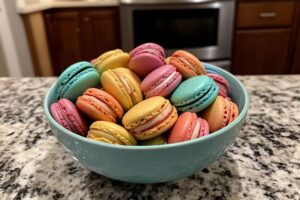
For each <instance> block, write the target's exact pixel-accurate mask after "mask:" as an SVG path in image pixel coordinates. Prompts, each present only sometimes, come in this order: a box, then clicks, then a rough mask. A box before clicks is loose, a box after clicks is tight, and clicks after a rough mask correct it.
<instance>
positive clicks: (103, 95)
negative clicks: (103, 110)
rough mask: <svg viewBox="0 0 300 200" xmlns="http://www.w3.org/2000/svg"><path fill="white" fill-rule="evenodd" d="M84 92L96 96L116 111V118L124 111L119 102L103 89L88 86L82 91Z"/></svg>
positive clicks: (121, 115) (120, 116)
mask: <svg viewBox="0 0 300 200" xmlns="http://www.w3.org/2000/svg"><path fill="white" fill-rule="evenodd" d="M84 94H85V95H90V96H94V97H96V98H97V99H99V100H101V101H102V102H104V103H105V104H106V105H107V106H109V107H110V108H111V109H112V110H113V111H114V112H115V113H116V115H117V117H118V118H120V119H121V118H122V117H123V114H124V111H123V108H122V106H121V104H120V103H119V102H118V101H117V100H116V99H115V98H114V97H113V96H111V95H110V94H109V93H107V92H105V91H104V90H101V89H97V88H89V89H87V90H86V91H85V92H84Z"/></svg>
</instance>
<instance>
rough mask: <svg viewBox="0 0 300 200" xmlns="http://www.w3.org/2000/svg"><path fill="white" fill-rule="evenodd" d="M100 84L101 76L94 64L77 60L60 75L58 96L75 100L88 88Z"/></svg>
mask: <svg viewBox="0 0 300 200" xmlns="http://www.w3.org/2000/svg"><path fill="white" fill-rule="evenodd" d="M99 86H100V76H99V73H98V72H97V70H96V69H95V68H94V67H93V66H92V64H91V63H89V62H86V61H81V62H77V63H75V64H73V65H71V66H69V67H68V68H67V69H66V70H65V71H64V72H63V73H62V74H61V75H60V76H59V77H58V80H57V82H56V84H55V92H56V98H57V100H59V99H61V98H67V99H69V100H71V101H73V102H75V101H76V99H77V97H78V96H80V95H82V93H83V92H84V91H85V90H86V89H87V88H92V87H95V88H99Z"/></svg>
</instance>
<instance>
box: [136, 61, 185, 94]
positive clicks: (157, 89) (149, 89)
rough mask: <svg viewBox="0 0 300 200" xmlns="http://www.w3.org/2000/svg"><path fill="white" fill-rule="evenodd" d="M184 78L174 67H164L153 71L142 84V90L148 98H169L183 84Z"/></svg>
mask: <svg viewBox="0 0 300 200" xmlns="http://www.w3.org/2000/svg"><path fill="white" fill-rule="evenodd" d="M181 80H182V76H181V75H180V74H179V73H178V72H176V68H175V67H174V66H173V65H164V66H162V67H159V68H157V69H156V70H154V71H152V72H151V73H150V74H148V75H147V77H146V78H145V79H144V80H143V82H142V83H141V86H140V87H141V90H142V92H143V94H144V96H145V97H146V98H149V97H152V96H163V97H166V96H168V95H169V94H170V93H171V92H172V91H173V90H174V89H175V88H176V87H177V86H178V84H179V83H180V82H181Z"/></svg>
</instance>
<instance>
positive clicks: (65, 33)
mask: <svg viewBox="0 0 300 200" xmlns="http://www.w3.org/2000/svg"><path fill="white" fill-rule="evenodd" d="M45 22H46V27H47V34H48V42H49V45H50V53H51V58H52V59H51V60H52V64H53V66H54V73H55V74H56V75H57V74H59V73H60V72H62V71H63V70H64V68H65V67H67V66H69V65H70V64H72V63H73V62H76V61H79V60H81V47H80V38H81V37H80V16H79V13H78V12H77V11H63V12H60V11H59V12H55V11H54V12H52V11H50V12H48V13H47V14H46V15H45Z"/></svg>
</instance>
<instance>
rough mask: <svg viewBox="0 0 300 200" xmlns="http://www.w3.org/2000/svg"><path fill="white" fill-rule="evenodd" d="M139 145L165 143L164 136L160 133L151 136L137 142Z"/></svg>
mask: <svg viewBox="0 0 300 200" xmlns="http://www.w3.org/2000/svg"><path fill="white" fill-rule="evenodd" d="M139 144H140V145H147V146H149V145H162V144H166V138H165V137H164V136H162V135H159V136H156V137H154V138H151V139H149V140H141V141H140V142H139Z"/></svg>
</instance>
